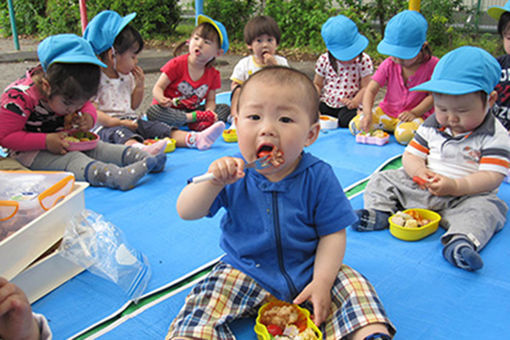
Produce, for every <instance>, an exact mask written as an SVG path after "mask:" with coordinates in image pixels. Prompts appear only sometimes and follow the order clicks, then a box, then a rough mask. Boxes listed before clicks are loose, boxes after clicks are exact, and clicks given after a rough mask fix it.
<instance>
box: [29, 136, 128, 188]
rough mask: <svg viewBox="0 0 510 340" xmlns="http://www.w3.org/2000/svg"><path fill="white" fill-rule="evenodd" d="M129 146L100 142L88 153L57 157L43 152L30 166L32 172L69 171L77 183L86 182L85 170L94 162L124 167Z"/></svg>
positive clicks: (74, 152)
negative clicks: (125, 154) (125, 153)
mask: <svg viewBox="0 0 510 340" xmlns="http://www.w3.org/2000/svg"><path fill="white" fill-rule="evenodd" d="M127 148H128V147H127V146H125V145H122V144H110V143H105V142H103V141H99V142H98V143H97V146H96V147H95V148H94V149H92V150H87V151H70V152H68V153H66V154H65V155H57V154H54V153H52V152H49V151H46V150H41V151H39V153H38V154H37V156H36V157H35V159H34V161H33V162H32V164H31V165H30V169H31V170H51V171H69V172H72V173H73V174H74V177H75V178H76V180H77V181H84V180H85V168H86V167H87V165H88V164H89V163H91V162H94V161H100V162H103V163H113V164H115V165H117V166H120V167H123V166H124V165H125V164H123V159H122V158H123V155H124V152H125V151H126V150H127Z"/></svg>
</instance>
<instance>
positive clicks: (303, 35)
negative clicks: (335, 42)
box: [264, 0, 336, 48]
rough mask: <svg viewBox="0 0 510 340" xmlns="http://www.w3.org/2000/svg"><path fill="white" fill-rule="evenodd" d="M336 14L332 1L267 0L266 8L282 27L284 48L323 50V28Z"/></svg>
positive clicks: (266, 12) (268, 13) (265, 10)
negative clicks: (304, 47) (300, 47)
mask: <svg viewBox="0 0 510 340" xmlns="http://www.w3.org/2000/svg"><path fill="white" fill-rule="evenodd" d="M335 12H336V11H335V9H334V8H333V2H332V1H331V0H267V1H266V6H265V8H264V14H266V15H269V16H271V17H273V18H274V19H275V20H276V22H277V23H278V25H279V26H280V30H281V32H282V38H281V46H282V47H291V46H310V47H311V48H323V46H324V45H323V43H322V37H321V27H322V24H324V22H326V20H327V19H328V18H329V17H330V16H333V15H335Z"/></svg>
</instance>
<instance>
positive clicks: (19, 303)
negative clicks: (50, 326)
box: [0, 277, 40, 340]
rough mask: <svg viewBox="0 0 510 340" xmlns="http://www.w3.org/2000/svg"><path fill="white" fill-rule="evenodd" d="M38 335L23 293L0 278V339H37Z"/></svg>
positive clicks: (35, 323) (37, 326) (37, 329)
mask: <svg viewBox="0 0 510 340" xmlns="http://www.w3.org/2000/svg"><path fill="white" fill-rule="evenodd" d="M39 333H40V332H39V325H38V323H37V321H36V319H35V318H34V316H33V314H32V309H31V307H30V303H29V302H28V299H27V297H26V295H25V293H23V291H22V290H21V289H20V288H19V287H18V286H16V285H14V284H12V283H10V282H9V281H7V280H6V279H4V278H1V277H0V338H2V339H6V340H7V339H39V337H40V334H39Z"/></svg>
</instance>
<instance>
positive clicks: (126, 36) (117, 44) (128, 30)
mask: <svg viewBox="0 0 510 340" xmlns="http://www.w3.org/2000/svg"><path fill="white" fill-rule="evenodd" d="M135 44H136V45H137V49H136V51H135V53H136V54H138V53H140V52H141V51H142V50H143V46H144V42H143V39H142V36H141V34H140V32H138V31H137V30H136V29H135V28H134V27H133V26H131V25H127V26H126V27H124V29H123V30H122V31H120V33H119V34H117V37H115V41H114V42H113V48H114V49H115V53H118V54H122V53H124V52H126V51H127V50H129V49H130V48H131V47H133V46H135ZM108 50H109V49H107V50H106V51H104V52H103V53H101V54H100V55H99V57H100V58H101V60H105V57H106V55H107V53H108Z"/></svg>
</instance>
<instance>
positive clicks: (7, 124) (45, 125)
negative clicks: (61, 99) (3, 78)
mask: <svg viewBox="0 0 510 340" xmlns="http://www.w3.org/2000/svg"><path fill="white" fill-rule="evenodd" d="M38 67H40V66H38ZM34 70H36V69H31V70H28V71H27V73H26V74H25V76H24V77H22V78H20V79H18V80H16V81H15V82H13V83H12V84H10V85H9V86H7V88H6V89H5V91H4V92H3V93H2V96H1V97H0V145H1V146H3V147H5V148H8V149H10V150H13V151H30V150H46V135H47V134H48V133H52V132H58V131H63V130H64V117H65V115H57V114H56V113H55V112H53V111H51V110H50V109H49V108H48V107H47V106H46V105H45V98H44V97H43V96H42V95H41V93H40V92H39V89H38V88H37V86H36V85H35V84H34V82H33V80H32V74H33V72H34ZM80 111H81V112H83V113H87V114H90V115H91V116H92V118H93V120H94V122H95V121H96V119H97V113H96V109H95V107H94V105H92V103H91V102H90V101H87V102H86V103H85V105H84V106H83V107H82V108H81V110H80Z"/></svg>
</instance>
